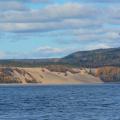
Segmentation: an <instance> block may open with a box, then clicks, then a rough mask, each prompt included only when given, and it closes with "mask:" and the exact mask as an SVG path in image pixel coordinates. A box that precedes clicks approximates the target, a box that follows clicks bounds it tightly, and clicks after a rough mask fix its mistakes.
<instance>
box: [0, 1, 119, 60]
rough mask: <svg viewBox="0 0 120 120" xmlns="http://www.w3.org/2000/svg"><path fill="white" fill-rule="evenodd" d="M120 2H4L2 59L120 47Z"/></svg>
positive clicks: (0, 29) (0, 35)
mask: <svg viewBox="0 0 120 120" xmlns="http://www.w3.org/2000/svg"><path fill="white" fill-rule="evenodd" d="M119 6H120V0H0V18H1V19H0V43H1V44H0V59H12V58H15V59H16V58H21V59H22V58H52V57H63V56H65V55H67V54H70V53H72V52H75V51H79V50H92V49H99V48H111V47H120V14H119V13H120V7H119Z"/></svg>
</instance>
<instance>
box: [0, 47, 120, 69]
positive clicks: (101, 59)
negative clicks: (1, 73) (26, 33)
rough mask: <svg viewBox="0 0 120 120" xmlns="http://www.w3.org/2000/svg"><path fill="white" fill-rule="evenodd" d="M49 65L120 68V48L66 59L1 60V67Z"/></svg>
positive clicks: (72, 55) (99, 50)
mask: <svg viewBox="0 0 120 120" xmlns="http://www.w3.org/2000/svg"><path fill="white" fill-rule="evenodd" d="M48 65H65V66H74V67H84V68H96V67H103V66H117V67H119V66H120V48H109V49H98V50H91V51H79V52H75V53H72V54H70V55H68V56H66V57H64V58H53V59H10V60H9V59H8V60H0V66H7V67H8V66H15V67H44V66H48Z"/></svg>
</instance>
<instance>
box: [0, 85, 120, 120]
mask: <svg viewBox="0 0 120 120" xmlns="http://www.w3.org/2000/svg"><path fill="white" fill-rule="evenodd" d="M0 120H120V85H119V84H110V85H74V86H39V85H33V86H0Z"/></svg>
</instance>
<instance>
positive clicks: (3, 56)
mask: <svg viewBox="0 0 120 120" xmlns="http://www.w3.org/2000/svg"><path fill="white" fill-rule="evenodd" d="M5 56H6V54H5V53H4V52H2V51H0V59H4V58H5Z"/></svg>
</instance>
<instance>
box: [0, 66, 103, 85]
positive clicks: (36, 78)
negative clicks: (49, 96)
mask: <svg viewBox="0 0 120 120" xmlns="http://www.w3.org/2000/svg"><path fill="white" fill-rule="evenodd" d="M0 83H22V84H27V83H40V84H79V83H81V84H82V83H102V80H100V79H99V78H98V77H94V76H93V75H90V74H89V73H88V72H87V71H86V70H84V69H72V68H71V69H67V68H66V69H63V68H62V69H61V68H60V69H58V70H54V69H53V68H52V67H51V69H48V68H0Z"/></svg>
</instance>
